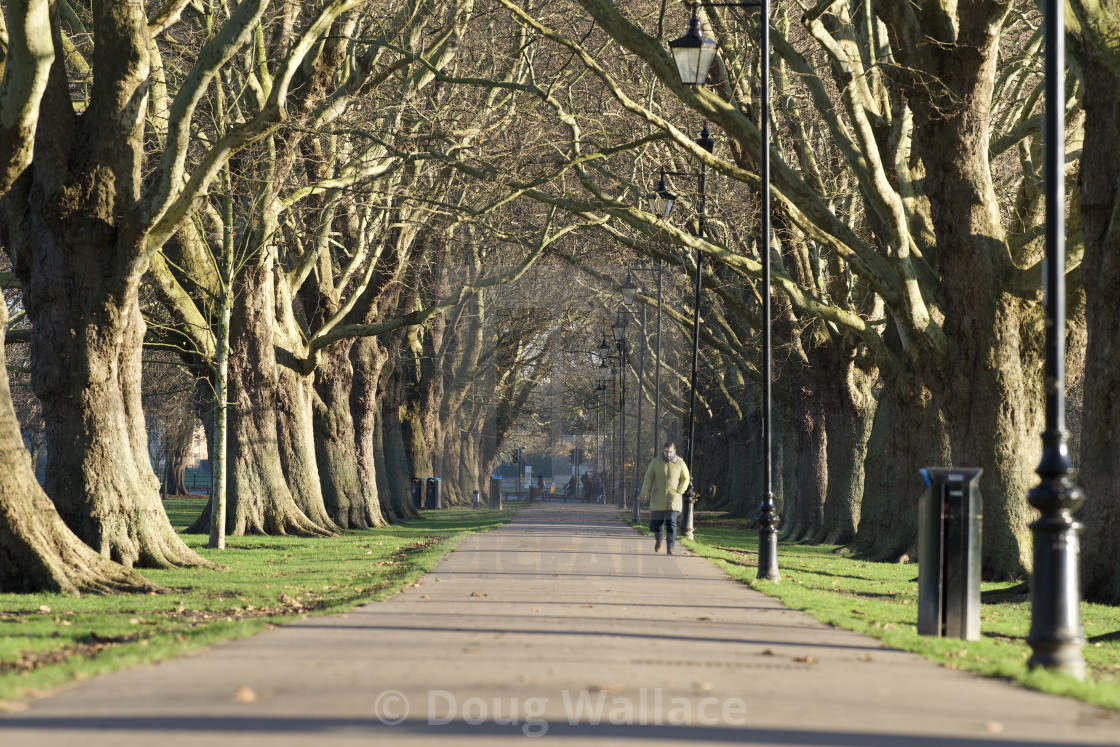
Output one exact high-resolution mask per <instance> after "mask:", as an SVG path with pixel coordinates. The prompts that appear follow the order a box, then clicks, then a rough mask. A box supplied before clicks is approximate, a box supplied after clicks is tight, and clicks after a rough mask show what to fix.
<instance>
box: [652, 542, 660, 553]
mask: <svg viewBox="0 0 1120 747" xmlns="http://www.w3.org/2000/svg"><path fill="white" fill-rule="evenodd" d="M653 551H654V552H661V540H657V541H656V542H654V543H653Z"/></svg>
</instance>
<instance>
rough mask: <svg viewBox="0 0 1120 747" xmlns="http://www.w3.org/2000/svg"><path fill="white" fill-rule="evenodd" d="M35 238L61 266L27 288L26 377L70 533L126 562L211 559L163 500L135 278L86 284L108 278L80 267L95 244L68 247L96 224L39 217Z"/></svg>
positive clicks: (91, 257)
mask: <svg viewBox="0 0 1120 747" xmlns="http://www.w3.org/2000/svg"><path fill="white" fill-rule="evenodd" d="M35 234H36V235H38V237H39V242H38V253H39V257H37V259H36V262H35V264H36V265H38V266H40V267H45V266H53V267H55V268H56V269H57V274H56V273H49V274H48V273H45V272H44V273H35V274H34V275H33V276H32V277H31V278H29V282H28V283H27V284H26V285H25V288H24V293H25V299H26V301H27V308H28V315H29V316H30V317H31V319H32V323H33V326H34V328H35V332H36V334H35V335H34V336H33V337H32V345H31V350H32V372H33V373H32V382H33V384H34V386H35V389H36V393H37V394H38V395H39V399H40V400H41V401H42V403H43V417H44V420H45V422H46V424H47V479H46V490H47V494H48V495H50V496H51V499H52V500H53V501H54V503H55V506H56V507H57V508H58V511H59V514H60V515H61V516H62V518H63V520H65V521H66V523H67V525H68V526H69V527H70V528H71V529H72V530H74V532H75V534H77V535H78V536H79V537H81V538H82V540H83V541H84V542H85V543H86V544H88V545H89V546H90V547H93V548H94V549H95V550H97V551H98V552H100V553H101V554H102V555H104V556H105V557H108V558H111V559H113V560H115V561H117V562H119V563H121V564H123V565H125V566H133V565H139V566H142V567H147V568H174V567H187V566H195V565H204V566H209V565H212V564H211V563H209V561H206V560H204V559H203V558H202V557H200V556H199V555H198V554H196V553H195V552H194V551H193V550H191V549H190V548H188V547H187V546H186V545H185V544H183V541H182V540H181V539H180V538H179V536H178V535H177V534H175V531H174V530H173V529H172V528H171V522H170V521H169V520H168V518H167V514H166V513H165V512H164V510H163V506H162V504H161V503H160V496H159V479H158V478H157V477H156V475H155V473H154V472H153V471H152V466H151V463H150V461H149V459H148V449H147V431H146V429H145V427H144V419H143V418H144V415H143V408H142V406H141V398H140V394H141V386H140V374H141V351H142V343H143V339H144V322H143V319H142V318H141V316H140V308H139V305H138V303H137V295H136V292H137V289H136V286H135V284H134V283H129V284H127V287H126V288H124V289H121V290H123V291H124V293H123V295H122V296H116V295H115V293H114V292H112V291H110V290H109V289H108V288H107V287H105V286H103V285H101V284H100V283H98V282H96V281H94V282H90V280H91V279H93V278H101V279H103V280H108V279H107V278H105V276H104V274H103V273H100V272H99V270H98V269H97V268H96V267H87V266H86V263H87V262H90V261H94V262H96V261H97V260H96V257H97V256H98V254H99V251H98V248H97V247H96V246H76V245H74V244H80V243H81V242H82V241H85V240H89V241H91V243H93V242H95V241H96V237H97V233H95V232H93V229H89V230H88V231H86V232H83V231H81V230H79V229H77V228H76V227H70V229H69V230H66V229H65V228H63V227H62V226H60V225H59V224H58V223H54V224H51V225H48V224H45V223H44V224H42V225H41V226H39V230H37V231H35ZM100 238H102V239H104V238H105V237H104V236H102V237H100ZM70 242H72V243H70ZM64 276H68V278H66V277H64ZM79 278H82V279H81V280H79ZM58 287H70V288H74V291H73V292H71V293H67V294H59V293H57V292H56V291H55V290H54V289H56V288H58ZM76 330H81V332H80V333H77V334H75V331H76Z"/></svg>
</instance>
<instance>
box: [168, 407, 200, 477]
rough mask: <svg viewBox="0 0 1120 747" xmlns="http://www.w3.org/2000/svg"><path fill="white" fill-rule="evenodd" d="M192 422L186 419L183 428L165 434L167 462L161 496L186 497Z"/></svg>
mask: <svg viewBox="0 0 1120 747" xmlns="http://www.w3.org/2000/svg"><path fill="white" fill-rule="evenodd" d="M194 425H195V423H194V420H193V419H191V418H187V419H186V421H185V422H184V423H183V427H182V428H179V429H177V430H176V432H174V433H169V434H167V439H168V440H167V462H166V465H165V467H164V478H163V494H164V495H187V494H188V493H189V492H190V491H189V490H187V464H188V463H189V462H190V460H191V447H192V446H194Z"/></svg>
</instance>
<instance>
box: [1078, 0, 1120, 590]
mask: <svg viewBox="0 0 1120 747" xmlns="http://www.w3.org/2000/svg"><path fill="white" fill-rule="evenodd" d="M1072 7H1073V9H1074V12H1075V18H1076V19H1077V21H1078V23H1079V24H1080V33H1079V34H1078V35H1077V36H1076V37H1075V38H1074V43H1073V44H1072V45H1071V48H1072V51H1073V52H1074V54H1075V55H1076V57H1077V59H1078V61H1079V62H1080V70H1081V74H1082V79H1083V81H1084V84H1085V95H1084V97H1083V99H1082V100H1083V104H1084V106H1085V113H1086V119H1085V141H1084V146H1083V147H1084V150H1083V152H1082V156H1081V174H1080V178H1081V227H1082V230H1083V232H1084V241H1085V258H1084V263H1083V265H1082V277H1083V279H1084V283H1085V297H1086V301H1085V316H1086V323H1087V326H1088V344H1087V347H1086V354H1085V356H1086V357H1085V394H1084V420H1083V425H1082V430H1081V474H1080V481H1081V484H1082V487H1083V488H1084V489H1085V492H1086V495H1087V500H1086V502H1085V505H1084V507H1083V508H1082V509H1081V511H1080V512H1079V515H1078V518H1079V519H1080V520H1081V521H1082V522H1083V523H1084V527H1085V528H1084V530H1083V534H1082V539H1081V552H1082V559H1081V563H1082V565H1081V568H1082V589H1083V591H1084V594H1085V596H1086V598H1087V599H1091V600H1093V601H1097V602H1102V603H1106V604H1120V573H1117V569H1118V568H1120V455H1118V453H1117V450H1116V444H1117V443H1120V307H1118V305H1117V301H1116V299H1117V298H1118V297H1120V50H1118V49H1117V47H1116V38H1117V33H1118V31H1120V13H1118V11H1120V8H1118V7H1117V4H1116V3H1115V2H1107V3H1102V4H1100V5H1092V4H1088V3H1084V2H1082V1H1081V0H1074V2H1073V3H1072Z"/></svg>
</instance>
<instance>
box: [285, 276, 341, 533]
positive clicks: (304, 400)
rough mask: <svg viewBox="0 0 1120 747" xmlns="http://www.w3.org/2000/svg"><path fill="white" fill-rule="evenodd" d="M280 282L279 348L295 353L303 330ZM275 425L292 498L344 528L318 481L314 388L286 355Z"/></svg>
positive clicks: (334, 527)
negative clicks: (337, 521) (335, 519)
mask: <svg viewBox="0 0 1120 747" xmlns="http://www.w3.org/2000/svg"><path fill="white" fill-rule="evenodd" d="M274 278H275V282H276V324H277V326H276V329H275V330H274V332H273V334H274V337H273V339H274V341H275V342H276V343H277V345H278V348H277V349H278V350H295V349H298V347H299V346H300V345H301V344H302V339H301V338H302V332H301V331H300V327H299V324H298V323H297V322H296V319H295V315H294V313H293V311H292V308H293V306H292V294H291V292H290V288H289V285H288V282H287V278H286V277H285V276H284V273H283V272H280V271H277V272H275V273H274ZM276 363H277V365H276V375H277V389H276V427H277V434H278V436H279V442H278V443H279V446H280V466H281V468H282V469H283V471H284V478H285V480H286V481H287V484H288V490H289V492H291V494H292V500H294V501H295V504H296V506H298V507H299V510H300V511H302V512H303V515H304V516H306V517H307V518H308V519H310V520H311V521H312V523H314V524H316V525H318V526H320V527H322V528H324V529H328V530H330V531H332V532H337V531H339V530H340V527H339V525H338V524H337V523H335V521H334V519H333V518H332V515H331V513H330V511H328V510H327V506H326V498H325V497H324V495H323V485H322V482H321V480H320V471H319V460H318V449H317V446H316V438H315V436H316V434H315V415H314V401H315V396H316V395H315V385H314V381H313V379H312V376H309V375H306V374H304V373H303V371H302V370H301V368H300V366H299V364H298V363H297V362H296V361H295V360H294V359H290V358H287V357H284V358H281V359H278V360H277V361H276Z"/></svg>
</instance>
